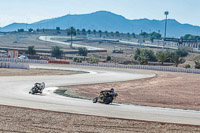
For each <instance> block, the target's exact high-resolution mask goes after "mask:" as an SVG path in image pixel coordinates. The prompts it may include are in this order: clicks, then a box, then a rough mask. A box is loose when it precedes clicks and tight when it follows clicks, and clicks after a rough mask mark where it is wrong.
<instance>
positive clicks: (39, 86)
mask: <svg viewBox="0 0 200 133" xmlns="http://www.w3.org/2000/svg"><path fill="white" fill-rule="evenodd" d="M44 88H45V84H44V83H35V85H34V87H32V88H31V90H30V91H29V94H42V92H43V90H44Z"/></svg>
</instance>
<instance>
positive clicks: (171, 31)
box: [1, 11, 200, 37]
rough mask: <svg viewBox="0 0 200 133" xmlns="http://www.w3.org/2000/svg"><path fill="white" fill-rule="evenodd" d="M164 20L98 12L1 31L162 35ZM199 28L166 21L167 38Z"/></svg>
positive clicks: (47, 20)
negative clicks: (82, 30)
mask: <svg viewBox="0 0 200 133" xmlns="http://www.w3.org/2000/svg"><path fill="white" fill-rule="evenodd" d="M164 22H165V20H149V19H137V20H129V19H126V18H125V17H123V16H121V15H117V14H114V13H111V12H107V11H98V12H94V13H91V14H81V15H66V16H62V17H58V18H53V19H46V20H42V21H39V22H35V23H32V24H25V23H13V24H10V25H8V26H5V27H3V28H2V29H1V31H15V30H17V29H20V28H23V29H28V28H33V29H37V28H39V29H42V28H45V29H55V28H56V27H60V28H61V29H67V28H69V27H70V26H74V27H75V28H77V29H83V28H85V29H91V30H93V29H96V30H102V31H105V30H107V31H114V32H115V31H119V32H124V33H127V32H130V33H132V32H134V33H136V34H138V33H140V32H141V30H142V31H145V32H148V33H150V32H154V31H155V32H160V33H161V34H163V33H164ZM199 33H200V27H199V26H193V25H190V24H181V23H179V22H177V21H176V20H174V19H169V20H168V27H167V36H170V37H180V36H182V35H185V34H193V35H199Z"/></svg>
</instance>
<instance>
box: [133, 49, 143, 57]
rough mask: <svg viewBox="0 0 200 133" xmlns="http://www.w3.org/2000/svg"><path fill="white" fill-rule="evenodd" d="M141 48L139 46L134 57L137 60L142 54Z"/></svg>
mask: <svg viewBox="0 0 200 133" xmlns="http://www.w3.org/2000/svg"><path fill="white" fill-rule="evenodd" d="M140 53H141V49H139V48H137V49H136V51H135V54H134V59H135V60H137V58H138V57H139V56H140Z"/></svg>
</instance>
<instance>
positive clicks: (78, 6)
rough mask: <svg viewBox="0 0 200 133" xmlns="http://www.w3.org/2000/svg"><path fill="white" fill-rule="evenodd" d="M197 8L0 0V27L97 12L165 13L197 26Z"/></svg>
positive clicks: (114, 1)
mask: <svg viewBox="0 0 200 133" xmlns="http://www.w3.org/2000/svg"><path fill="white" fill-rule="evenodd" d="M199 6H200V0H0V27H3V26H6V25H8V24H11V23H14V22H17V23H33V22H37V21H39V20H43V19H49V18H55V17H60V16H64V15H67V14H87V13H92V12H95V11H100V10H105V11H110V12H113V13H116V14H119V15H122V16H124V17H125V18H127V19H131V20H132V19H141V18H148V19H151V20H152V19H157V20H162V19H164V18H165V16H164V11H166V10H167V11H169V15H168V17H169V18H170V19H176V20H177V21H179V22H180V23H188V24H192V25H197V26H200V14H199V13H200V8H199Z"/></svg>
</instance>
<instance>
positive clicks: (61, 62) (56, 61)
mask: <svg viewBox="0 0 200 133" xmlns="http://www.w3.org/2000/svg"><path fill="white" fill-rule="evenodd" d="M48 63H54V64H69V62H68V61H59V60H50V61H48Z"/></svg>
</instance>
